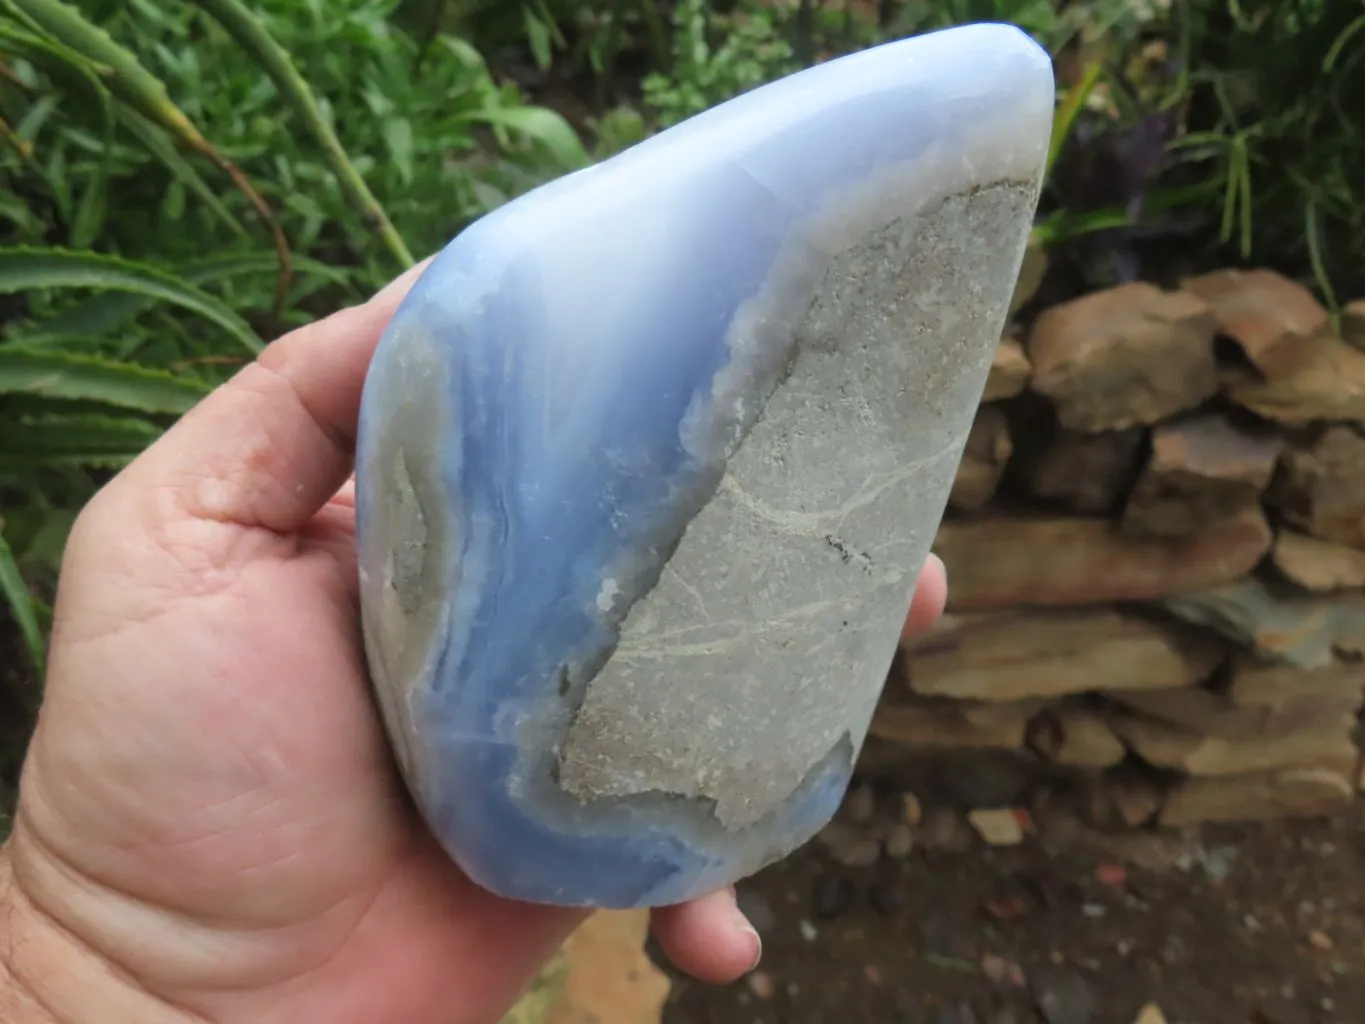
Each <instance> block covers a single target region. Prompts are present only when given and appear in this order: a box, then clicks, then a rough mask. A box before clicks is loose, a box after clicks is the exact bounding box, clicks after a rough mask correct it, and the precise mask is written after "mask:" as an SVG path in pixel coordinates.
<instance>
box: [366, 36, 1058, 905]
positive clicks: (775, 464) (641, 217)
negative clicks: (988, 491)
mask: <svg viewBox="0 0 1365 1024" xmlns="http://www.w3.org/2000/svg"><path fill="white" fill-rule="evenodd" d="M1053 103H1054V83H1053V77H1052V69H1051V63H1050V60H1049V58H1048V56H1047V54H1046V53H1044V52H1043V51H1042V50H1041V49H1039V48H1038V47H1037V46H1036V45H1035V44H1034V43H1033V42H1031V41H1030V40H1029V39H1028V38H1027V37H1026V36H1025V35H1024V34H1022V33H1021V32H1019V31H1018V30H1016V29H1014V28H1012V27H1010V26H1005V25H974V26H968V27H963V28H957V29H952V30H948V31H943V32H937V33H933V34H929V35H924V36H919V37H916V38H912V39H907V40H903V41H899V42H894V43H890V44H887V45H884V46H880V47H876V48H873V49H870V50H867V51H864V52H862V53H858V54H855V55H853V56H849V57H845V58H842V59H839V60H835V61H831V62H829V63H826V64H823V65H820V66H818V67H815V68H812V69H810V70H806V71H803V72H801V73H799V74H795V75H792V76H790V77H788V78H786V79H783V80H781V81H779V82H776V83H774V84H772V85H768V86H765V87H763V88H760V89H756V90H754V91H752V92H750V93H748V94H746V95H744V96H741V97H740V98H738V99H735V100H732V101H730V102H728V103H725V104H723V105H721V106H718V107H716V108H714V109H712V110H710V111H708V112H706V113H704V114H702V115H700V116H698V117H695V118H692V119H691V120H689V121H687V122H685V123H683V124H681V125H678V126H677V127H674V128H672V129H670V130H668V131H665V132H663V133H662V134H660V135H658V136H656V137H654V138H651V139H649V140H648V141H646V142H644V143H642V144H640V145H638V146H635V147H634V148H632V149H630V150H628V151H627V152H624V153H622V154H620V155H618V156H616V157H613V158H612V159H610V160H607V161H605V162H603V163H601V164H599V165H596V166H593V167H590V168H588V169H586V170H583V171H580V172H577V173H575V174H571V175H568V176H566V177H564V178H561V179H559V180H557V181H555V182H552V183H551V184H548V185H546V186H544V187H542V188H539V189H537V190H535V191H533V192H531V193H529V194H527V195H525V196H522V197H520V198H518V199H516V200H515V201H512V202H509V203H507V204H506V205H505V206H503V207H501V208H499V209H498V210H496V211H494V212H493V213H491V214H489V215H488V216H486V217H484V218H482V219H481V220H479V221H477V222H476V223H474V224H472V225H471V226H470V227H469V228H467V229H466V230H465V231H463V232H462V233H461V234H460V235H459V236H458V237H456V238H455V239H454V240H453V241H452V242H451V243H450V244H449V245H448V246H447V247H446V248H445V249H444V250H443V251H442V252H441V253H440V254H439V255H438V256H437V257H436V258H435V260H434V261H433V262H432V263H431V265H430V266H429V267H428V268H427V269H426V270H425V272H424V273H423V275H422V276H421V278H420V279H419V280H418V282H417V284H416V286H415V287H414V288H413V289H412V291H411V293H410V294H409V295H408V297H407V298H406V299H405V301H404V302H403V303H402V305H401V307H400V308H399V310H398V312H397V314H396V315H395V316H394V318H393V321H392V323H391V324H390V325H389V327H388V330H387V332H386V334H385V336H384V338H383V340H382V341H381V343H380V345H379V348H378V351H377V352H376V354H375V357H374V362H373V365H372V367H371V369H370V373H369V378H368V380H367V382H366V387H365V394H364V401H363V407H362V413H361V426H360V437H359V447H358V455H357V471H356V475H357V487H358V530H359V542H358V543H359V556H360V574H361V579H360V584H361V612H362V621H363V625H364V638H365V646H366V651H367V655H368V659H369V664H370V670H371V676H372V679H373V682H374V688H375V693H376V697H377V700H378V703H379V706H380V708H381V711H382V714H383V718H384V722H385V725H386V727H387V730H388V735H389V737H390V739H391V742H392V745H393V748H394V750H395V752H396V755H397V758H398V761H399V763H400V765H401V767H402V771H403V774H404V777H405V779H406V781H407V784H408V786H409V788H410V789H411V791H412V793H413V795H414V797H415V800H416V803H417V805H418V807H419V808H420V810H421V813H422V815H423V816H424V818H425V820H426V821H427V823H428V824H429V826H430V828H431V830H432V831H433V833H434V834H435V835H436V837H437V838H438V839H439V841H440V842H441V844H442V845H443V846H444V848H445V849H446V850H447V851H448V853H449V854H450V856H451V857H452V858H453V859H454V860H455V861H456V862H457V863H458V864H459V865H460V866H461V867H462V868H463V869H464V870H465V871H466V872H467V873H468V874H469V875H470V876H471V877H472V878H473V879H474V880H475V881H476V882H477V883H479V884H480V885H482V886H484V887H486V888H488V889H490V890H492V891H494V892H497V893H500V894H502V895H505V896H509V897H513V898H518V899H522V900H529V901H535V902H544V903H552V904H564V905H577V906H590V907H617V908H624V907H635V906H657V905H661V904H669V903H674V902H678V901H682V900H685V899H689V898H692V897H695V896H698V895H701V894H703V893H705V892H707V891H709V890H712V889H715V888H717V887H720V886H723V885H725V884H727V883H730V882H733V881H735V880H737V879H739V878H741V877H744V876H746V875H748V874H750V873H752V872H754V871H756V870H758V869H759V868H761V867H763V866H764V865H766V864H768V863H771V862H772V861H773V860H775V859H777V858H780V857H782V856H784V855H786V854H787V853H789V852H790V851H791V850H793V849H795V848H796V847H797V846H799V845H801V844H802V843H804V842H805V841H806V840H808V839H809V838H810V837H811V836H812V835H813V834H814V833H815V832H816V831H817V830H819V829H820V828H821V827H822V826H823V825H824V824H825V823H826V822H827V821H828V820H829V818H830V817H831V815H832V814H833V813H834V811H835V809H836V808H837V806H838V804H839V801H840V799H841V797H842V795H843V792H844V789H845V786H846V784H847V782H848V779H849V776H850V773H851V770H852V765H853V762H854V759H855V757H856V756H857V754H858V751H859V749H860V748H861V745H862V742H863V739H864V736H865V733H866V729H867V726H868V723H869V721H870V719H871V715H872V712H873V709H874V706H875V704H876V701H877V698H878V694H879V692H880V689H881V685H882V682H883V680H884V679H885V675H886V671H887V667H888V666H889V664H890V662H891V658H892V655H893V654H894V651H895V648H896V644H897V642H898V638H899V634H900V628H901V624H902V622H903V620H904V617H905V615H906V612H907V609H908V606H909V602H910V598H911V594H912V591H913V589H914V584H915V580H916V577H917V574H918V572H919V569H920V567H921V565H922V564H923V561H924V558H925V555H926V554H927V552H928V550H929V547H930V544H931V542H932V539H933V535H934V533H935V530H936V529H937V526H938V523H939V519H940V517H941V515H942V513H943V508H944V505H945V503H946V500H947V495H948V491H949V488H950V486H951V483H952V479H953V475H954V473H955V471H956V468H957V466H958V462H959V460H960V457H961V453H962V448H963V444H964V442H965V438H966V435H967V431H968V428H969V426H970V424H971V421H972V418H973V414H974V411H975V408H976V405H977V403H978V401H979V399H980V397H981V393H982V389H983V387H984V384H985V380H986V375H987V372H988V369H989V366H990V362H991V356H992V354H993V351H994V348H995V345H996V343H997V341H998V339H999V336H1000V331H1001V329H1002V326H1003V324H1004V321H1005V317H1006V314H1007V310H1008V306H1009V301H1010V298H1011V295H1012V292H1013V288H1014V282H1015V279H1016V277H1017V274H1018V271H1019V267H1020V264H1021V261H1022V258H1023V253H1024V248H1025V245H1026V243H1027V239H1028V234H1029V230H1030V226H1031V223H1032V218H1033V215H1034V212H1035V208H1036V204H1037V199H1038V190H1039V187H1040V182H1041V177H1042V173H1043V167H1044V163H1045V154H1046V151H1047V146H1048V140H1049V133H1050V128H1051V119H1052V111H1053Z"/></svg>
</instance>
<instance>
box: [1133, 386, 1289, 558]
mask: <svg viewBox="0 0 1365 1024" xmlns="http://www.w3.org/2000/svg"><path fill="white" fill-rule="evenodd" d="M1283 448H1284V442H1283V440H1282V439H1281V438H1280V437H1278V436H1277V435H1275V434H1273V433H1270V432H1269V431H1264V430H1251V429H1248V428H1245V427H1241V426H1238V425H1237V424H1234V423H1233V422H1232V421H1231V420H1229V419H1228V418H1227V417H1226V416H1222V415H1219V414H1216V413H1208V414H1204V415H1197V416H1190V417H1186V418H1184V419H1180V420H1176V421H1173V422H1170V423H1162V424H1158V425H1157V426H1156V427H1154V428H1153V429H1152V445H1151V454H1150V456H1149V457H1148V459H1147V463H1146V465H1145V466H1143V468H1142V472H1141V474H1140V475H1139V477H1138V480H1137V484H1136V485H1135V486H1134V488H1133V491H1132V494H1130V495H1129V497H1128V504H1127V505H1126V506H1125V508H1124V510H1123V519H1122V524H1123V528H1124V530H1126V531H1127V532H1129V533H1132V534H1135V535H1140V536H1153V537H1186V536H1189V535H1191V534H1195V533H1198V532H1199V531H1200V530H1202V529H1205V528H1206V527H1207V526H1208V525H1209V524H1210V523H1213V522H1218V521H1221V520H1226V519H1230V518H1232V517H1233V516H1235V515H1236V514H1237V512H1239V511H1240V510H1242V509H1244V508H1246V507H1247V506H1249V505H1253V504H1255V503H1257V502H1258V501H1259V500H1260V497H1261V494H1262V492H1263V491H1265V489H1266V488H1267V487H1268V486H1269V485H1270V481H1271V478H1272V476H1273V475H1274V472H1275V466H1276V463H1277V462H1278V461H1279V457H1280V452H1281V451H1282V450H1283Z"/></svg>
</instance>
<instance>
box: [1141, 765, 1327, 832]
mask: <svg viewBox="0 0 1365 1024" xmlns="http://www.w3.org/2000/svg"><path fill="white" fill-rule="evenodd" d="M1352 798H1353V792H1352V786H1351V780H1350V777H1349V775H1346V774H1343V773H1342V772H1340V771H1337V770H1335V769H1331V768H1288V769H1282V770H1280V771H1274V772H1254V773H1252V774H1250V775H1232V776H1225V777H1222V778H1203V779H1187V780H1185V781H1184V782H1182V783H1180V784H1179V785H1178V786H1176V787H1175V789H1174V790H1173V791H1172V792H1171V794H1170V795H1169V796H1168V797H1167V800H1166V803H1165V806H1163V807H1162V809H1161V811H1160V813H1159V814H1158V816H1157V821H1158V823H1159V824H1161V825H1163V826H1166V827H1171V828H1178V827H1181V826H1185V825H1198V824H1202V823H1204V822H1237V821H1266V820H1270V819H1274V818H1289V817H1319V816H1323V815H1330V814H1335V813H1337V812H1339V811H1341V810H1343V809H1344V808H1346V807H1347V806H1349V805H1350V803H1351V800H1352Z"/></svg>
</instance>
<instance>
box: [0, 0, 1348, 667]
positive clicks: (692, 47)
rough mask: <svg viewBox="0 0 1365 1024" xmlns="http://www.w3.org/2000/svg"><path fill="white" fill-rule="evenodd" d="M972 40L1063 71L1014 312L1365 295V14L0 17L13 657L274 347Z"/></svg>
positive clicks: (116, 9) (316, 4) (442, 3)
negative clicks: (653, 159) (560, 195)
mask: <svg viewBox="0 0 1365 1024" xmlns="http://www.w3.org/2000/svg"><path fill="white" fill-rule="evenodd" d="M982 20H995V21H1009V22H1013V23H1015V24H1017V25H1019V26H1020V27H1021V28H1023V29H1024V30H1025V31H1027V32H1029V33H1030V34H1031V35H1032V36H1033V37H1034V38H1036V39H1037V40H1038V41H1039V42H1040V43H1041V44H1042V45H1043V46H1045V47H1046V48H1047V49H1048V50H1049V51H1050V52H1051V53H1052V54H1053V55H1054V59H1055V63H1056V69H1057V77H1058V113H1057V126H1056V131H1055V133H1054V139H1053V149H1054V152H1053V156H1054V163H1053V165H1052V167H1051V169H1050V173H1049V180H1048V188H1047V193H1046V195H1045V197H1044V201H1043V204H1042V207H1041V209H1040V213H1039V220H1038V226H1037V230H1036V232H1035V247H1034V250H1033V251H1032V252H1031V254H1030V260H1029V263H1028V264H1027V267H1026V274H1025V275H1024V277H1025V278H1026V280H1025V281H1024V282H1023V285H1024V287H1023V289H1022V291H1021V296H1020V300H1021V302H1024V301H1026V300H1028V299H1029V298H1030V297H1032V296H1035V295H1036V296H1037V301H1044V300H1049V301H1050V300H1055V299H1058V298H1064V297H1067V296H1068V295H1070V294H1075V293H1076V292H1077V291H1079V290H1081V289H1083V288H1088V287H1095V286H1097V285H1102V284H1105V283H1110V282H1113V281H1118V280H1124V279H1131V278H1133V277H1136V276H1139V275H1141V276H1145V277H1149V278H1152V279H1158V280H1160V279H1165V278H1170V277H1174V276H1175V275H1177V274H1180V273H1182V272H1184V271H1186V270H1189V269H1193V268H1198V267H1208V266H1211V265H1215V264H1219V265H1223V264H1231V265H1262V266H1272V267H1276V268H1278V269H1280V270H1282V271H1284V272H1286V273H1289V274H1290V275H1292V276H1295V277H1297V278H1299V279H1301V280H1304V281H1305V282H1307V283H1309V284H1310V285H1311V286H1312V287H1314V289H1315V290H1316V291H1317V293H1318V294H1319V296H1320V297H1321V298H1322V299H1323V300H1324V301H1325V302H1326V303H1327V304H1328V306H1329V307H1330V308H1333V309H1335V308H1336V306H1337V304H1338V302H1339V301H1344V300H1345V299H1346V298H1350V297H1354V296H1358V295H1361V294H1365V138H1362V129H1365V108H1363V107H1362V102H1363V101H1362V99H1361V97H1362V96H1365V66H1362V58H1363V57H1365V0H1070V2H1066V0H841V2H840V0H835V2H813V0H728V2H726V0H674V2H671V3H664V2H660V3H655V2H647V0H595V2H591V3H590V2H585V0H199V2H197V3H194V2H188V0H75V2H62V0H0V181H2V182H3V185H2V186H0V593H2V594H3V595H4V597H5V599H6V600H0V609H3V606H4V605H5V604H6V603H8V605H9V607H10V614H11V615H12V617H13V619H14V621H15V623H17V625H18V626H19V627H20V629H19V632H20V634H21V635H22V637H23V638H24V644H23V647H24V648H26V651H27V654H28V655H29V656H30V657H31V658H32V660H33V662H34V663H35V664H37V663H39V662H40V660H41V656H42V648H43V637H44V632H45V629H46V626H47V621H48V617H49V614H50V613H49V608H48V605H47V603H46V600H47V598H48V597H49V596H50V594H51V588H52V584H53V581H54V578H55V571H56V567H57V564H58V560H59V558H60V553H61V550H62V545H63V541H64V538H65V534H66V530H67V528H68V527H69V525H70V522H71V519H72V517H73V515H74V513H75V512H76V511H77V510H78V509H79V508H80V506H81V504H82V503H83V502H84V501H85V500H86V499H87V498H88V497H89V496H90V494H92V493H93V491H94V489H96V488H97V487H98V486H99V485H100V483H101V482H102V481H103V480H104V479H107V475H108V474H109V473H110V472H112V471H114V470H116V469H117V468H118V467H119V466H120V465H122V464H123V463H125V462H126V461H127V460H128V459H130V458H131V457H132V456H134V455H135V454H136V453H137V452H138V451H140V450H141V449H142V448H143V447H144V446H145V445H146V444H147V443H148V442H149V441H150V440H152V439H153V438H154V437H155V436H156V435H157V434H158V433H159V432H161V431H162V430H164V429H165V427H166V426H167V425H168V424H169V423H171V422H173V420H174V418H175V417H176V416H177V415H179V414H181V413H183V412H184V411H185V410H186V409H187V408H189V407H190V406H191V405H192V404H193V403H194V402H195V401H197V400H198V398H199V397H200V396H201V395H202V394H203V393H204V392H205V391H206V390H207V389H209V388H211V387H212V386H213V385H214V384H216V383H218V382H220V381H222V380H223V379H225V378H226V377H227V376H228V375H230V374H231V373H232V372H233V371H234V370H235V369H237V368H238V367H239V366H240V365H242V363H243V362H244V361H246V360H248V359H250V358H251V357H252V355H253V353H254V352H255V351H257V350H258V349H259V348H260V347H261V345H262V344H263V342H264V340H266V339H269V338H271V337H274V336H275V335H277V334H279V333H280V332H281V331H283V330H286V329H288V328H289V327H292V326H295V325H297V324H300V323H303V322H306V321H308V320H310V319H312V318H314V317H316V316H318V315H321V314H323V313H326V312H328V311H330V310H332V309H335V308H336V307H337V306H338V305H340V304H343V303H348V302H354V301H356V300H359V299H361V298H362V297H364V296H366V295H367V294H369V293H371V292H372V291H374V290H375V289H376V288H377V287H379V286H380V285H382V284H383V283H384V282H385V281H387V280H388V279H390V278H391V277H393V276H394V275H395V274H396V273H398V272H399V271H400V270H401V269H402V268H403V267H404V266H406V265H408V264H410V263H411V262H412V261H413V259H414V257H418V258H420V257H421V256H425V255H427V254H429V253H431V252H433V251H434V250H436V249H437V248H439V247H440V246H441V245H442V244H443V243H445V242H446V241H447V240H448V239H449V238H450V237H451V236H452V235H454V234H455V233H456V232H458V231H459V230H460V228H461V227H462V226H463V225H465V224H467V223H469V221H470V220H471V219H473V218H476V217H478V216H479V215H480V214H482V213H484V212H485V211H487V210H489V209H491V208H493V207H495V206H497V205H498V204H500V203H502V202H505V201H506V200H507V199H508V198H509V197H512V196H515V195H517V194H519V193H521V192H523V191H525V190H526V189H529V188H531V187H534V186H535V185H536V184H537V183H539V182H542V181H544V180H546V179H548V178H550V177H553V176H555V175H558V174H562V173H565V172H567V171H570V170H572V169H575V168H577V167H581V166H584V165H585V164H587V163H589V162H590V161H592V160H595V159H600V158H602V157H604V156H607V155H610V154H611V153H612V152H615V151H617V150H619V149H621V148H623V147H625V146H628V145H630V144H631V143H633V142H636V141H638V140H640V139H642V138H644V137H646V136H647V135H648V134H650V133H651V132H654V131H657V130H659V129H660V128H662V127H666V126H668V125H670V124H674V123H676V122H678V121H680V120H682V119H684V118H686V117H688V116H690V115H692V114H694V113H696V112H698V111H700V110H703V109H705V108H706V107H709V106H711V105H713V104H715V103H718V102H720V101H722V100H724V99H726V98H728V97H730V96H733V95H736V94H737V93H740V92H743V91H744V90H747V89H750V88H753V87H755V86H757V85H760V84H762V83H763V82H766V81H769V80H771V79H773V78H776V77H778V76H780V75H783V74H786V73H788V72H791V71H794V70H796V69H798V68H800V67H803V66H807V65H809V64H811V63H813V62H816V61H821V60H826V59H828V58H830V57H831V56H835V55H838V54H841V53H845V52H848V51H850V50H854V49H857V48H860V47H863V46H867V45H869V44H872V43H876V42H878V41H881V40H885V39H889V38H893V37H897V36H902V35H906V34H911V33H918V32H923V31H927V30H931V29H936V28H941V27H946V26H950V25H956V24H962V23H965V22H971V21H982ZM11 653H12V654H14V655H15V656H18V654H19V652H7V651H5V650H0V661H3V660H5V659H6V658H7V657H8V656H9V655H10V654H11Z"/></svg>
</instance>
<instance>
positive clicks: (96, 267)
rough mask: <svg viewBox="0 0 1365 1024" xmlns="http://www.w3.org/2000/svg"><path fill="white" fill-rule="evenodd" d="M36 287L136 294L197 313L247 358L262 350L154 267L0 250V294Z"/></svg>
mask: <svg viewBox="0 0 1365 1024" xmlns="http://www.w3.org/2000/svg"><path fill="white" fill-rule="evenodd" d="M38 288H110V289H113V290H115V291H124V292H136V293H138V294H141V295H145V296H147V297H149V298H156V299H160V300H162V301H164V302H170V303H172V304H174V305H177V306H180V307H182V308H184V309H187V310H189V311H190V312H193V313H197V314H199V316H201V317H203V318H204V319H205V320H208V321H209V322H210V323H213V324H215V325H216V326H218V327H220V328H221V329H222V330H223V331H224V332H225V333H227V334H228V335H229V336H231V337H232V338H233V339H235V340H236V341H237V342H239V343H240V344H241V345H242V346H243V347H244V348H246V349H248V350H249V351H251V352H252V353H256V352H260V351H261V349H263V348H264V347H265V345H264V343H263V342H262V341H261V339H260V338H259V337H258V336H257V334H256V332H255V331H253V330H252V329H251V326H250V325H249V324H248V323H247V322H246V321H245V320H243V319H242V318H241V317H239V316H238V315H237V314H236V313H234V312H233V311H232V310H230V309H229V308H228V307H227V306H225V305H224V304H223V303H222V302H220V301H219V300H218V299H215V298H214V297H213V296H212V295H209V294H208V293H207V292H203V291H200V290H199V289H198V288H196V287H195V286H194V285H191V284H189V283H187V282H185V281H184V280H182V279H180V278H178V277H176V276H174V275H173V274H168V273H166V272H165V271H164V270H160V269H158V268H157V267H153V266H151V265H149V264H146V263H134V262H132V261H130V260H124V259H119V258H118V257H116V256H105V255H102V254H100V253H92V252H73V251H71V250H68V249H55V248H35V247H29V246H0V293H11V294H12V293H16V292H25V291H29V290H32V289H38Z"/></svg>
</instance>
